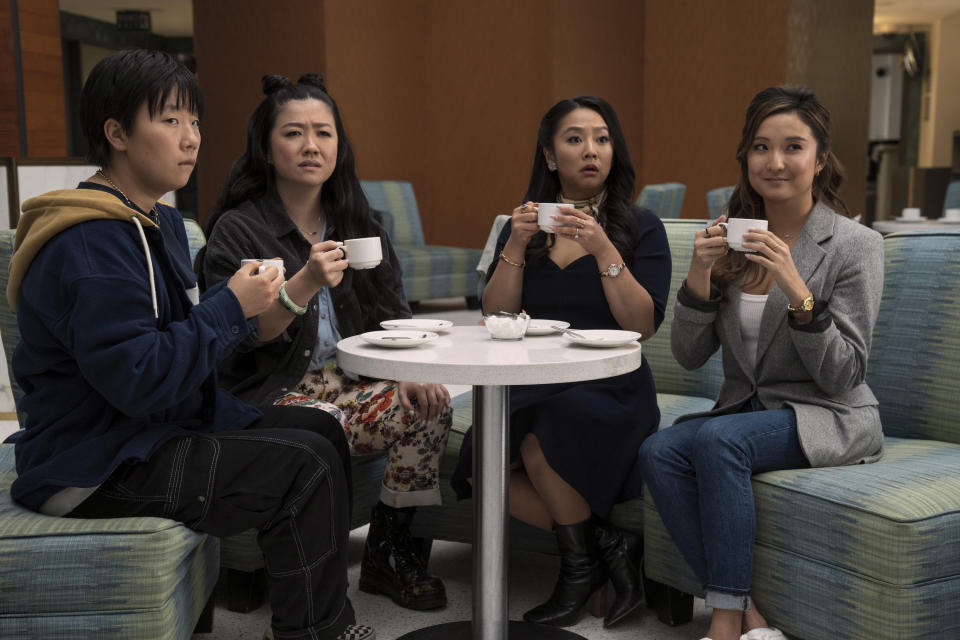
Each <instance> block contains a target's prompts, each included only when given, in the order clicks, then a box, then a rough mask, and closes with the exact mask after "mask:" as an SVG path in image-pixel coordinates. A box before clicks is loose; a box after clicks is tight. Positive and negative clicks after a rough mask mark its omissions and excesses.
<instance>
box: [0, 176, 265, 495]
mask: <svg viewBox="0 0 960 640" xmlns="http://www.w3.org/2000/svg"><path fill="white" fill-rule="evenodd" d="M80 187H81V188H79V189H72V190H65V191H53V192H50V193H47V194H44V195H42V196H37V197H36V198H31V199H29V200H27V201H26V202H25V203H24V206H23V211H24V215H23V216H22V217H21V218H20V223H19V225H18V227H17V239H16V245H15V251H14V256H13V259H12V260H11V263H10V282H9V285H8V289H7V297H8V300H10V302H11V304H12V305H13V306H14V308H16V309H17V323H18V325H19V327H20V345H19V346H18V347H17V349H16V351H15V352H14V355H13V372H14V376H15V377H16V379H17V382H18V383H19V384H20V386H21V387H22V388H23V391H24V397H23V399H22V402H21V406H20V409H21V411H22V412H23V413H25V414H26V419H25V424H24V425H23V426H24V427H25V431H24V432H23V433H22V434H21V435H20V437H19V439H17V441H16V461H17V473H18V474H19V477H18V478H17V480H16V481H15V482H14V483H13V487H12V489H11V492H12V494H13V497H14V499H16V500H17V501H18V502H20V503H22V504H24V505H25V506H27V507H28V508H31V509H33V510H38V509H39V508H40V506H41V505H42V504H43V503H44V502H45V501H46V500H47V498H49V497H50V496H52V495H53V494H55V493H57V492H58V491H60V490H61V489H62V488H65V487H92V486H96V485H98V484H100V483H102V482H103V481H104V480H105V479H106V478H107V477H108V476H109V475H110V473H111V472H112V471H113V470H114V469H116V468H117V466H119V465H120V464H121V463H123V462H124V461H126V460H130V459H134V460H142V459H145V458H147V457H148V456H149V454H150V452H151V451H152V450H153V449H155V448H156V447H157V446H158V445H160V444H161V443H163V442H165V441H167V440H169V439H170V438H172V437H174V436H177V435H184V434H189V433H192V432H212V431H221V430H228V429H242V428H244V427H246V426H248V425H249V424H250V423H252V422H253V421H255V420H256V419H257V418H258V417H259V416H260V412H259V411H257V410H256V409H254V408H253V407H250V406H248V405H246V404H244V403H242V402H240V401H239V400H237V399H236V398H234V397H233V396H232V395H230V394H229V393H227V392H225V391H223V390H220V389H218V388H217V385H216V365H217V362H218V361H219V360H221V359H222V358H224V357H225V356H227V355H228V354H229V353H230V352H231V351H232V350H233V349H234V347H235V346H236V345H237V343H239V342H240V340H241V339H242V338H243V337H244V336H246V335H248V334H249V333H250V332H251V330H252V325H251V324H250V323H248V322H247V320H246V319H245V318H244V315H243V311H242V309H241V307H240V303H239V302H238V301H237V299H236V297H235V296H234V295H233V292H231V291H230V290H229V289H228V288H227V287H226V286H224V284H225V283H224V284H221V285H220V286H217V287H212V288H211V289H209V290H208V291H207V292H206V293H204V295H203V297H202V299H199V300H198V298H196V276H195V275H194V273H193V271H192V267H191V265H190V257H189V250H188V247H187V238H186V233H185V231H184V228H183V221H182V219H181V218H180V214H179V212H177V210H176V209H174V208H173V207H170V206H167V205H164V204H161V203H158V204H157V206H156V208H155V211H156V212H157V214H158V221H159V222H158V223H154V221H153V220H152V219H151V218H150V217H148V216H146V215H144V214H143V213H142V212H140V211H139V210H135V209H132V208H129V207H128V206H127V205H125V204H124V202H123V200H121V199H120V196H119V194H117V193H116V192H114V191H112V190H110V189H107V188H105V187H101V186H100V185H95V184H92V183H81V185H80ZM141 233H142V235H141ZM148 256H149V264H151V265H152V273H151V271H150V269H149V268H148ZM191 297H192V298H193V299H192V300H191ZM196 301H198V304H194V302H196Z"/></svg>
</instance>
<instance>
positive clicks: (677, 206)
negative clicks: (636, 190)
mask: <svg viewBox="0 0 960 640" xmlns="http://www.w3.org/2000/svg"><path fill="white" fill-rule="evenodd" d="M686 195H687V186H686V185H685V184H683V183H682V182H664V183H663V184H648V185H647V186H645V187H644V188H643V190H642V191H640V195H639V196H637V201H636V204H637V205H639V206H641V207H643V208H645V209H650V211H653V212H654V213H655V214H657V215H658V216H660V217H661V218H679V217H680V212H681V211H682V210H683V198H684V196H686Z"/></svg>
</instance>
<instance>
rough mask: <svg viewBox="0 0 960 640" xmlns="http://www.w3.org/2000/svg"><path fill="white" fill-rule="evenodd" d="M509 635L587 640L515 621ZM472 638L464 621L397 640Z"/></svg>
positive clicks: (514, 639)
mask: <svg viewBox="0 0 960 640" xmlns="http://www.w3.org/2000/svg"><path fill="white" fill-rule="evenodd" d="M509 633H510V635H509V638H510V640H587V639H586V638H584V637H583V636H581V635H578V634H576V633H573V632H572V631H566V630H564V629H559V628H557V627H548V626H546V625H542V624H531V623H529V622H519V621H517V620H511V621H510V627H509ZM472 638H473V623H472V622H470V621H469V620H465V621H463V622H448V623H446V624H438V625H434V626H432V627H427V628H425V629H418V630H417V631H411V632H410V633H407V634H404V635H402V636H400V637H399V638H397V640H472Z"/></svg>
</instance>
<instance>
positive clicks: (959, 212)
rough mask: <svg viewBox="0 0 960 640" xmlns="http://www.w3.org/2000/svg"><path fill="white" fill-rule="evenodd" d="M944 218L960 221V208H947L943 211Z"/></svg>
mask: <svg viewBox="0 0 960 640" xmlns="http://www.w3.org/2000/svg"><path fill="white" fill-rule="evenodd" d="M943 219H944V220H949V221H950V222H960V209H947V210H946V211H944V212H943Z"/></svg>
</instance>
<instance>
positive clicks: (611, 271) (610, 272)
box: [600, 262, 627, 278]
mask: <svg viewBox="0 0 960 640" xmlns="http://www.w3.org/2000/svg"><path fill="white" fill-rule="evenodd" d="M626 268H627V265H625V264H624V263H622V262H621V263H620V264H612V265H610V266H609V267H607V270H606V271H601V272H600V275H601V276H602V277H604V278H616V277H617V276H618V275H620V272H621V271H623V270H624V269H626Z"/></svg>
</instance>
